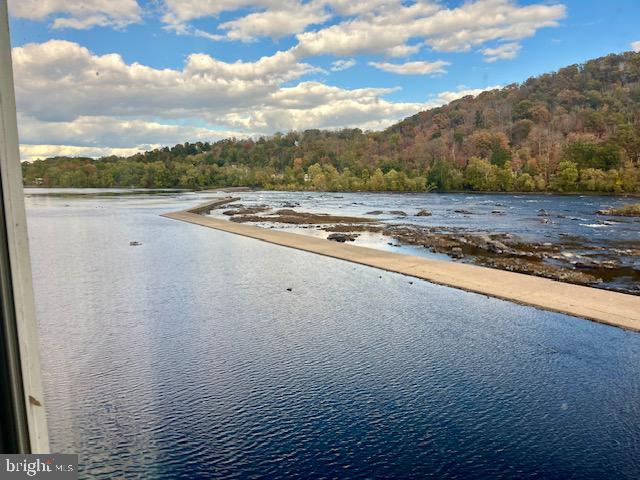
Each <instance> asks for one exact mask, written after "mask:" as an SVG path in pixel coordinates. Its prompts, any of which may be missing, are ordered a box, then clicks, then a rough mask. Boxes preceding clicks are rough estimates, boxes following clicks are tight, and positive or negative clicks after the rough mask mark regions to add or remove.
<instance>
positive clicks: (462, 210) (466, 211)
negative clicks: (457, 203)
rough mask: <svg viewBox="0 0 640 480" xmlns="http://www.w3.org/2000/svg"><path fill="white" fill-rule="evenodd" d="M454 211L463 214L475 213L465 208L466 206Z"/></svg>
mask: <svg viewBox="0 0 640 480" xmlns="http://www.w3.org/2000/svg"><path fill="white" fill-rule="evenodd" d="M453 213H462V214H463V215H473V212H470V211H469V210H465V209H464V208H458V209H456V210H454V211H453Z"/></svg>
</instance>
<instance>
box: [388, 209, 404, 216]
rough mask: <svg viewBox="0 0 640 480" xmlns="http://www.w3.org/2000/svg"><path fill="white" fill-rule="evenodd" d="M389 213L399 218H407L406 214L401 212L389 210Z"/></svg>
mask: <svg viewBox="0 0 640 480" xmlns="http://www.w3.org/2000/svg"><path fill="white" fill-rule="evenodd" d="M389 213H390V214H391V215H398V216H400V217H406V216H407V212H403V211H402V210H390V211H389Z"/></svg>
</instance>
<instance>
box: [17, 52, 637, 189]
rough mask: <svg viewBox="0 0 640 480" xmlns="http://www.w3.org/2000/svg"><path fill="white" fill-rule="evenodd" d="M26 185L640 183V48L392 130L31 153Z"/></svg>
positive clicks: (422, 115) (416, 118)
mask: <svg viewBox="0 0 640 480" xmlns="http://www.w3.org/2000/svg"><path fill="white" fill-rule="evenodd" d="M22 169H23V178H24V183H25V185H27V186H36V185H37V186H43V187H143V188H186V189H202V188H212V187H229V186H249V187H256V188H265V189H279V190H328V191H358V190H368V191H428V190H438V191H459V190H471V191H500V192H607V193H640V53H633V52H627V53H623V54H619V55H614V54H612V55H608V56H606V57H602V58H598V59H595V60H591V61H588V62H586V63H584V64H580V65H571V66H568V67H565V68H562V69H561V70H559V71H557V72H555V73H549V74H545V75H541V76H539V77H535V78H530V79H528V80H526V81H525V82H524V83H522V84H512V85H508V86H506V87H504V88H502V89H496V90H491V91H486V92H483V93H481V94H480V95H478V96H476V97H470V96H469V97H464V98H461V99H458V100H455V101H453V102H451V103H449V104H447V105H445V106H442V107H438V108H434V109H431V110H428V111H424V112H420V113H417V114H416V115H413V116H411V117H409V118H406V119H405V120H403V121H401V122H399V123H397V124H395V125H393V126H391V127H389V128H387V129H386V130H384V131H379V132H371V131H366V132H363V131H361V130H359V129H357V128H356V129H344V130H340V131H324V130H305V131H302V132H297V131H292V132H288V133H276V134H274V135H272V136H270V137H261V138H257V139H251V138H247V139H235V138H232V139H225V140H221V141H217V142H212V143H210V142H197V143H188V142H187V143H184V144H178V145H175V146H173V147H164V148H159V149H155V150H152V151H148V152H145V153H139V154H136V155H133V156H130V157H126V158H122V157H104V158H100V159H92V158H70V157H55V158H48V159H43V160H36V161H33V162H23V164H22Z"/></svg>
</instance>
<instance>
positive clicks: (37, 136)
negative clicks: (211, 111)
mask: <svg viewBox="0 0 640 480" xmlns="http://www.w3.org/2000/svg"><path fill="white" fill-rule="evenodd" d="M18 123H19V125H20V140H21V141H22V143H25V144H37V143H43V144H48V145H56V144H57V145H73V146H76V147H83V148H84V147H86V148H96V147H100V146H103V145H109V146H110V147H111V148H131V147H132V146H134V147H135V146H138V147H140V148H142V146H144V145H149V144H150V145H175V144H176V143H182V142H184V141H185V140H186V139H188V140H189V141H198V140H200V141H212V140H221V139H223V138H230V137H243V136H246V133H244V132H239V131H236V130H220V129H215V128H206V127H199V126H193V125H175V124H170V125H167V124H163V123H159V122H155V121H149V120H143V119H122V118H114V117H105V116H94V117H90V116H80V117H77V118H75V119H73V120H71V121H55V122H48V121H43V120H38V119H36V118H33V117H28V116H25V115H19V116H18Z"/></svg>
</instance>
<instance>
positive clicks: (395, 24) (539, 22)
mask: <svg viewBox="0 0 640 480" xmlns="http://www.w3.org/2000/svg"><path fill="white" fill-rule="evenodd" d="M393 3H394V5H393V8H382V7H379V8H378V10H377V11H375V12H374V13H371V14H363V15H362V16H356V17H355V18H353V19H348V20H346V21H344V22H341V23H337V24H334V25H331V26H328V27H326V28H321V29H318V30H315V31H306V32H303V33H300V34H298V35H297V40H298V46H297V47H296V48H297V50H298V52H299V53H300V55H301V56H309V55H321V54H334V55H341V56H349V55H355V54H358V53H379V54H386V55H389V56H406V55H410V54H412V53H415V52H416V51H417V50H419V49H420V48H421V46H422V45H428V46H430V47H431V48H432V49H434V50H438V51H448V52H453V51H468V50H470V49H471V48H472V47H474V46H477V45H481V44H484V43H486V42H489V41H496V40H498V41H512V42H513V41H515V40H520V39H523V38H527V37H531V36H532V35H534V34H535V32H536V31H537V30H538V29H540V28H543V27H551V26H557V25H558V22H559V20H560V19H562V18H564V16H565V15H566V9H565V7H564V6H563V5H545V4H531V5H525V6H519V5H517V4H515V3H513V2H512V1H511V0H477V1H476V2H473V3H464V4H462V5H461V6H459V7H457V8H446V7H444V6H441V5H439V4H432V3H424V2H418V3H415V4H411V5H404V4H397V3H396V2H393ZM487 12H490V14H488V13H487ZM412 40H413V41H414V43H410V42H411V41H412ZM416 40H417V42H418V43H415V41H416Z"/></svg>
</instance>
